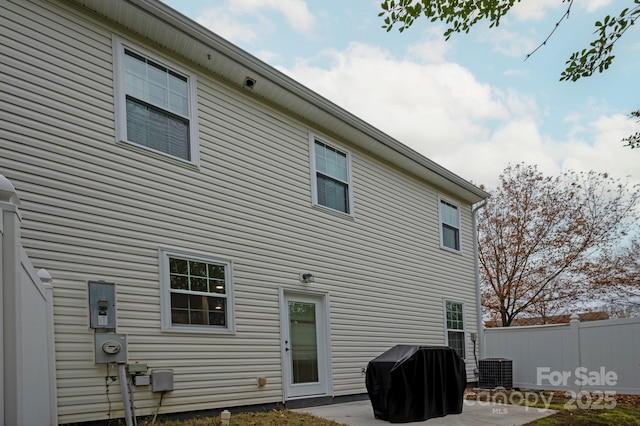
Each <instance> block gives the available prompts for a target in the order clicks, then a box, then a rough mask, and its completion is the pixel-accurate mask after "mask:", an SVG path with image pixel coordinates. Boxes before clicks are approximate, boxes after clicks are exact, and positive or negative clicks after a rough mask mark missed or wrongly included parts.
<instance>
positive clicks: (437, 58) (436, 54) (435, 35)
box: [408, 25, 453, 62]
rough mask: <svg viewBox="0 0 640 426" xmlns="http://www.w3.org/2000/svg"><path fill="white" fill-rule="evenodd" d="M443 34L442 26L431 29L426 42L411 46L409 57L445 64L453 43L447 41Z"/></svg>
mask: <svg viewBox="0 0 640 426" xmlns="http://www.w3.org/2000/svg"><path fill="white" fill-rule="evenodd" d="M443 32H444V27H443V26H441V25H438V26H435V27H429V28H428V29H427V30H426V32H425V34H426V39H425V40H423V41H421V42H419V43H416V44H413V45H411V46H409V49H408V53H409V55H410V56H412V57H414V58H416V59H420V60H422V61H424V62H444V60H445V57H446V55H447V53H449V52H450V51H451V49H452V43H453V42H452V41H447V40H445V38H444V37H443V36H442V33H443Z"/></svg>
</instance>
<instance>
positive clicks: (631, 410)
mask: <svg viewBox="0 0 640 426" xmlns="http://www.w3.org/2000/svg"><path fill="white" fill-rule="evenodd" d="M500 394H501V395H500V396H504V395H506V396H507V400H508V399H509V396H510V395H511V392H510V391H501V392H500ZM493 395H494V394H493V393H491V392H488V391H480V392H474V393H471V394H469V393H468V394H467V398H468V399H475V398H479V399H480V400H484V401H486V400H487V398H492V397H493ZM520 395H523V398H524V399H525V400H527V401H529V403H527V405H528V406H529V407H535V408H549V409H551V410H556V411H558V413H556V414H554V415H551V416H549V417H545V418H542V419H540V420H536V421H533V422H531V423H527V424H526V426H597V425H615V426H637V425H640V395H603V394H602V393H599V394H598V393H593V394H589V393H584V394H581V395H578V396H574V397H572V395H571V394H570V393H567V392H562V391H556V392H536V391H530V392H526V391H522V392H519V394H518V397H517V398H514V399H515V401H516V402H518V401H520V400H521V398H520ZM527 395H530V397H527ZM489 400H491V399H489ZM533 401H538V402H537V403H535V404H534V403H532V402H533ZM520 405H525V404H524V403H523V404H520Z"/></svg>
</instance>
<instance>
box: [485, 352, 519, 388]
mask: <svg viewBox="0 0 640 426" xmlns="http://www.w3.org/2000/svg"><path fill="white" fill-rule="evenodd" d="M478 369H479V373H480V382H479V383H478V385H479V387H480V388H482V389H495V388H498V387H501V388H505V389H511V388H512V387H513V372H512V369H513V365H512V361H511V360H510V359H504V358H487V359H481V360H480V361H479V363H478Z"/></svg>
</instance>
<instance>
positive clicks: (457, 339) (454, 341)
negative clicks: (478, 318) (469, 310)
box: [445, 300, 465, 359]
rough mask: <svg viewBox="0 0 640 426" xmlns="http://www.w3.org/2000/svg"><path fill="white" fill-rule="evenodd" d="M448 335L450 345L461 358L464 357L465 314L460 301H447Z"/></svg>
mask: <svg viewBox="0 0 640 426" xmlns="http://www.w3.org/2000/svg"><path fill="white" fill-rule="evenodd" d="M445 311H446V314H445V315H446V319H445V321H446V336H447V345H449V346H450V347H451V348H453V350H455V351H456V353H457V354H458V355H459V356H460V358H462V359H464V356H465V351H464V315H463V305H462V303H459V302H452V301H450V300H446V301H445Z"/></svg>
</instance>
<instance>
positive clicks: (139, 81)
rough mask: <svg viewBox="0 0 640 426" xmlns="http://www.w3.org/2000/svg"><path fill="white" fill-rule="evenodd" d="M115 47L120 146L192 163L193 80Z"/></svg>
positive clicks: (148, 58)
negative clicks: (125, 144) (140, 147)
mask: <svg viewBox="0 0 640 426" xmlns="http://www.w3.org/2000/svg"><path fill="white" fill-rule="evenodd" d="M115 45H116V49H117V51H116V54H115V58H116V61H115V63H116V69H115V73H116V76H117V81H118V84H116V111H117V117H118V120H117V128H118V136H119V138H120V140H123V141H127V142H131V143H134V144H136V145H140V146H143V147H145V148H148V149H151V150H154V151H157V152H161V153H163V154H166V155H170V156H172V157H176V158H179V159H181V160H185V161H188V162H192V163H193V162H195V158H196V156H197V151H196V137H195V133H196V131H195V129H196V123H195V110H196V107H195V77H194V76H192V75H190V74H188V73H187V72H184V71H178V70H176V69H175V67H170V66H168V65H166V64H164V63H162V62H161V61H160V60H157V59H155V58H151V57H150V55H147V54H143V53H141V52H140V51H139V50H134V49H133V48H130V47H129V46H124V45H123V44H122V43H120V42H116V44H115Z"/></svg>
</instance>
